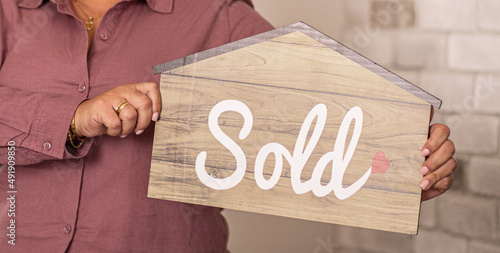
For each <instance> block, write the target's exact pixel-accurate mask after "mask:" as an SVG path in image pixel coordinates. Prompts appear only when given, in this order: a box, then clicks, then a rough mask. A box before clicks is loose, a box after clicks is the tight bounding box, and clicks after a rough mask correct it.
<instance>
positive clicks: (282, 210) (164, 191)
mask: <svg viewBox="0 0 500 253" xmlns="http://www.w3.org/2000/svg"><path fill="white" fill-rule="evenodd" d="M160 90H161V93H162V101H163V104H162V115H161V117H160V119H159V121H158V122H157V123H156V128H155V129H156V130H155V131H156V132H155V140H154V146H153V157H152V165H151V176H150V186H149V192H148V196H149V197H152V198H160V199H168V200H174V201H182V202H187V203H193V204H200V205H210V206H218V207H223V208H229V209H236V210H245V211H251V212H258V213H266V214H274V215H281V216H287V217H293V218H300V219H307V220H314V221H322V222H330V223H336V224H344V225H351V226H358V227H365V228H373V229H380V230H386V231H394V232H401V233H408V234H416V232H417V228H418V216H419V208H420V193H421V190H420V187H419V182H420V179H421V177H422V176H421V175H420V174H419V172H418V171H419V169H420V166H421V164H422V162H423V158H422V157H421V156H420V149H421V147H422V145H423V144H424V143H425V141H426V139H427V134H428V124H429V114H430V105H429V104H428V103H427V102H426V101H424V100H422V99H421V98H420V97H416V96H414V95H413V94H412V93H409V92H408V91H407V90H405V89H402V88H401V87H400V86H398V85H395V84H393V83H391V82H389V81H388V80H387V79H386V78H382V77H381V76H379V75H377V74H375V73H373V72H372V71H370V70H367V69H366V68H364V67H363V66H361V65H360V64H358V63H357V62H354V61H352V60H350V59H349V58H347V57H346V56H344V55H342V54H340V53H338V52H335V51H334V50H332V49H331V48H330V47H327V46H325V45H323V44H322V43H319V42H318V41H316V40H314V39H312V38H310V37H308V36H306V35H305V34H304V33H301V32H296V33H291V34H287V35H283V36H280V37H276V38H271V39H270V40H269V41H264V42H260V43H256V44H253V45H250V46H247V47H242V48H239V49H238V50H235V51H230V52H227V53H225V54H219V55H216V56H213V57H210V58H206V59H203V60H201V61H199V62H195V63H193V64H189V65H186V66H183V67H182V68H177V69H172V70H170V71H168V72H165V73H163V74H162V78H161V87H160ZM227 100H232V101H240V102H241V103H243V104H244V105H245V106H246V107H247V108H248V109H249V110H250V111H251V115H252V119H253V125H252V128H251V131H250V133H249V134H248V136H246V137H245V138H243V139H240V138H239V134H240V131H241V129H242V127H243V125H244V120H243V116H242V115H240V114H239V113H236V112H225V113H222V114H221V115H220V117H219V118H218V120H217V121H216V122H217V125H218V126H219V127H220V129H221V131H222V132H223V133H224V134H225V135H227V136H228V137H229V138H230V139H231V140H233V141H234V142H235V144H234V145H237V146H238V147H241V149H242V151H243V153H244V155H245V163H246V170H245V172H244V175H243V178H242V179H241V181H240V182H239V183H238V184H236V185H235V186H234V187H231V188H230V189H224V190H220V189H212V188H209V187H207V185H205V184H204V183H203V182H202V181H200V178H199V176H198V175H197V174H196V170H195V167H196V164H197V157H198V155H199V154H200V153H202V152H206V157H207V158H206V164H205V167H206V169H205V170H204V172H206V173H207V174H208V175H210V176H212V177H213V178H217V179H222V178H227V177H230V176H231V175H233V174H234V173H235V168H236V167H237V163H236V159H235V157H234V155H233V153H232V152H231V151H230V150H228V149H227V148H226V147H224V146H223V145H222V144H221V143H220V142H219V141H218V140H217V139H216V137H214V135H213V129H212V130H210V128H209V126H208V122H209V121H210V119H209V118H210V117H209V115H210V112H211V110H212V109H213V108H214V107H216V105H217V104H219V103H221V102H222V101H227ZM318 104H322V105H324V108H326V113H325V115H326V120H325V123H324V124H325V125H324V129H323V132H322V133H321V134H320V137H319V138H318V142H317V145H315V146H314V149H313V152H312V154H311V156H310V157H309V159H308V160H307V162H305V164H304V168H303V171H302V173H301V174H300V178H299V181H300V182H302V183H304V182H307V181H308V180H310V179H311V178H312V176H313V175H314V169H315V166H316V164H317V163H318V162H319V161H320V160H321V159H322V157H323V156H324V155H325V154H327V153H329V152H330V153H331V152H339V151H338V150H337V151H334V150H335V148H334V146H335V142H336V140H337V139H338V138H339V137H338V133H339V132H340V129H341V128H342V127H343V125H344V127H345V126H348V131H347V132H346V133H347V134H346V141H345V146H344V147H343V150H340V152H342V151H343V153H342V156H341V157H345V154H346V152H347V150H348V146H349V143H350V141H351V139H352V138H354V137H355V136H357V134H355V133H354V122H351V124H350V125H346V124H345V123H344V124H341V122H342V121H343V119H344V117H345V116H346V115H347V114H349V111H351V110H352V108H359V110H360V111H361V112H362V117H363V119H362V131H361V133H360V134H359V141H358V143H357V145H356V148H355V151H354V153H353V156H352V159H351V160H350V162H349V164H348V166H347V169H346V172H345V174H344V175H343V178H342V181H341V184H342V185H343V188H347V187H350V186H351V185H353V184H354V183H355V182H356V181H358V180H359V179H360V178H361V177H362V176H363V175H364V174H365V172H366V171H367V170H368V169H369V168H370V167H371V166H372V165H373V164H377V162H382V163H385V162H387V161H388V162H389V165H387V166H389V169H388V170H387V171H385V172H381V173H371V174H367V175H369V178H368V179H367V181H366V182H365V183H363V186H362V187H361V189H360V190H359V191H357V192H355V193H354V194H352V195H350V196H349V197H347V198H345V199H341V198H340V197H339V195H337V193H334V192H330V193H328V194H327V195H326V196H316V195H315V194H314V193H313V192H311V191H308V192H305V193H300V194H297V193H296V190H297V189H296V188H294V187H296V185H294V183H292V180H294V176H293V172H292V167H293V166H292V165H293V164H290V163H291V162H292V163H293V161H295V160H293V161H288V160H286V159H284V162H283V169H282V171H281V173H280V174H279V176H280V178H279V179H278V181H277V183H276V184H275V185H274V187H271V188H270V189H266V190H264V189H261V187H259V186H258V184H257V182H256V178H257V177H261V176H263V177H264V179H265V180H269V178H271V176H272V175H273V173H274V163H275V161H276V158H275V157H274V155H273V154H271V155H269V156H268V157H267V159H266V162H265V166H264V169H263V171H262V173H259V172H256V171H255V169H254V168H255V160H256V157H257V156H258V153H259V151H260V150H261V148H262V147H263V146H265V145H266V144H268V143H279V144H280V145H282V146H283V147H284V149H286V150H287V151H288V152H289V153H290V156H292V155H294V148H295V146H296V143H297V137H298V135H299V133H300V132H301V128H302V126H303V124H304V121H305V119H306V117H307V116H308V114H309V113H310V111H311V110H312V109H313V108H315V107H316V106H317V105H318ZM358 120H359V119H358ZM316 125H319V123H318V118H317V117H316V118H315V119H314V120H313V123H312V125H311V129H309V130H308V132H307V136H308V137H307V138H306V141H305V142H306V146H307V143H309V141H310V139H311V138H312V137H311V136H313V135H315V134H318V132H316V133H314V131H313V130H312V129H314V127H316ZM339 142H340V141H339ZM234 145H233V146H234ZM301 151H302V150H301ZM380 152H383V153H384V154H383V156H384V157H385V158H381V157H379V155H380ZM294 156H295V155H294ZM280 157H281V156H280ZM341 159H344V158H341ZM345 159H347V158H345ZM385 159H388V160H385ZM374 160H375V162H374ZM333 161H334V163H335V164H336V165H335V166H338V167H334V166H332V165H333V163H332V162H331V161H330V162H328V164H327V165H326V167H325V170H324V172H323V173H322V174H321V176H320V178H319V182H318V184H321V185H322V186H325V185H328V184H329V183H330V182H332V174H335V175H337V174H338V173H337V172H336V171H338V169H339V168H340V167H341V166H340V165H341V163H339V160H338V159H337V160H335V159H334V160H333ZM294 166H296V165H294ZM384 166H385V165H384ZM384 166H380V167H384ZM372 172H373V170H372ZM261 174H262V175H261ZM338 178H339V177H334V179H335V180H336V179H338ZM300 182H299V183H300Z"/></svg>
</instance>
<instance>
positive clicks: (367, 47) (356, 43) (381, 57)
mask: <svg viewBox="0 0 500 253" xmlns="http://www.w3.org/2000/svg"><path fill="white" fill-rule="evenodd" d="M369 35H370V33H366V34H363V32H362V31H360V30H351V31H350V32H348V33H346V35H345V36H346V37H347V38H348V41H350V43H349V46H350V47H352V48H353V49H354V50H356V51H357V52H359V53H360V54H362V55H363V56H365V57H367V58H368V59H370V60H372V61H374V62H376V63H377V64H379V65H381V66H385V67H387V66H392V65H393V64H394V36H393V33H391V32H387V31H380V32H377V33H376V36H371V37H370V36H369ZM374 35H375V34H374Z"/></svg>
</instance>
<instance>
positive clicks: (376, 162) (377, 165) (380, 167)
mask: <svg viewBox="0 0 500 253" xmlns="http://www.w3.org/2000/svg"><path fill="white" fill-rule="evenodd" d="M390 166H391V161H389V159H387V158H385V153H384V151H378V152H377V153H376V154H375V156H374V157H373V161H372V173H384V172H386V171H387V170H388V169H389V167H390Z"/></svg>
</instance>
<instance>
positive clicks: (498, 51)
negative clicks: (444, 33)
mask: <svg viewBox="0 0 500 253" xmlns="http://www.w3.org/2000/svg"><path fill="white" fill-rule="evenodd" d="M499 11H500V10H499ZM499 45H500V34H451V35H450V38H449V45H448V63H449V66H450V68H452V69H453V70H462V71H500V47H499Z"/></svg>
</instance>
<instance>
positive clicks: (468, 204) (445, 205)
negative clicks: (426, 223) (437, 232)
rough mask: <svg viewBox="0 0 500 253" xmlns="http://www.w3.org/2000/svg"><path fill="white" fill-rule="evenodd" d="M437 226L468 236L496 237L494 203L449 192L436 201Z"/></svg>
mask: <svg viewBox="0 0 500 253" xmlns="http://www.w3.org/2000/svg"><path fill="white" fill-rule="evenodd" d="M438 215H439V221H438V223H439V226H440V227H441V228H443V229H445V230H447V231H450V232H453V233H455V234H460V235H463V236H466V237H468V238H480V239H495V238H496V203H495V201H491V200H489V199H485V198H481V197H477V196H468V195H463V194H459V193H456V192H449V193H447V194H445V195H443V196H442V197H440V199H439V202H438Z"/></svg>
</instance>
